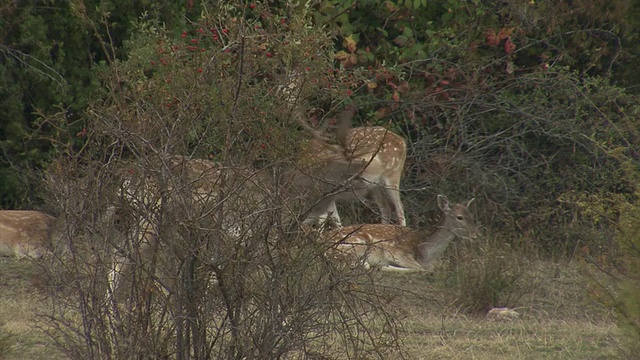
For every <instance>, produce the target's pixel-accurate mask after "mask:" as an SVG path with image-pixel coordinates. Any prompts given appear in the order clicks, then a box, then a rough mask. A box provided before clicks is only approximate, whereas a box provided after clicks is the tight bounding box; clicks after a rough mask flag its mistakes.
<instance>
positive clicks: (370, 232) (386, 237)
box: [325, 195, 477, 272]
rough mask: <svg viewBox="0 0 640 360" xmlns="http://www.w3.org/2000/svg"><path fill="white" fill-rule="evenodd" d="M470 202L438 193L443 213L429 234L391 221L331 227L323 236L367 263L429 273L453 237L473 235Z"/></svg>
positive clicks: (473, 236) (338, 248)
mask: <svg viewBox="0 0 640 360" xmlns="http://www.w3.org/2000/svg"><path fill="white" fill-rule="evenodd" d="M472 201H473V199H471V200H469V201H467V202H464V203H460V204H450V203H449V200H448V199H447V197H446V196H444V195H438V207H439V208H440V209H441V210H442V212H443V213H444V216H443V217H442V219H441V220H440V223H439V224H438V226H437V227H436V230H435V231H433V232H431V233H425V232H423V231H419V230H414V229H411V228H408V227H405V226H395V225H391V224H366V225H351V226H347V227H344V228H342V229H338V230H334V231H332V232H330V233H328V234H327V235H325V239H327V240H328V241H330V242H333V243H336V245H335V247H336V251H338V252H341V253H347V254H349V255H353V256H356V257H357V258H358V259H360V260H362V261H364V262H366V263H367V264H368V265H369V266H373V267H380V268H382V269H383V270H410V271H427V272H431V271H433V269H434V263H435V261H436V260H437V259H438V258H440V256H442V254H443V253H444V251H445V250H446V248H447V246H448V245H449V244H450V243H451V241H452V240H453V239H454V238H456V237H460V238H471V239H475V238H476V237H477V226H476V224H475V221H474V219H473V215H472V214H471V212H470V211H469V205H470V204H471V202H472Z"/></svg>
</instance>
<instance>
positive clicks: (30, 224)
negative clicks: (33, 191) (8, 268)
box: [0, 210, 55, 259]
mask: <svg viewBox="0 0 640 360" xmlns="http://www.w3.org/2000/svg"><path fill="white" fill-rule="evenodd" d="M54 221H55V218H54V217H53V216H50V215H47V214H45V213H43V212H40V211H30V210H1V211H0V255H2V256H15V257H17V258H18V259H22V258H33V259H38V258H40V257H42V256H44V255H45V254H46V253H47V245H48V244H49V241H50V240H51V236H52V233H53V226H54Z"/></svg>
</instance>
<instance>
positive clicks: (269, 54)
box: [265, 52, 273, 58]
mask: <svg viewBox="0 0 640 360" xmlns="http://www.w3.org/2000/svg"><path fill="white" fill-rule="evenodd" d="M265 55H267V57H268V58H270V57H272V56H273V54H271V53H270V52H268V53H266V54H265Z"/></svg>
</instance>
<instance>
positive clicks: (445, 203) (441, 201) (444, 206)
mask: <svg viewBox="0 0 640 360" xmlns="http://www.w3.org/2000/svg"><path fill="white" fill-rule="evenodd" d="M438 207H439V208H440V210H442V211H450V210H451V208H450V207H449V199H447V197H446V196H444V195H442V194H439V195H438Z"/></svg>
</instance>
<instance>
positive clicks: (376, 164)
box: [300, 107, 407, 227]
mask: <svg viewBox="0 0 640 360" xmlns="http://www.w3.org/2000/svg"><path fill="white" fill-rule="evenodd" d="M354 114H355V108H354V107H349V108H347V109H346V111H345V112H344V113H343V114H342V115H341V116H340V118H339V119H338V132H337V135H336V137H337V138H338V141H339V142H340V144H339V145H334V146H332V145H329V142H328V141H327V138H326V137H325V136H323V135H321V134H319V133H318V132H317V131H316V130H313V129H311V127H310V126H309V125H308V124H306V123H304V122H302V124H303V127H304V128H305V129H306V130H307V131H309V132H311V133H312V134H313V135H314V139H313V140H312V141H311V142H309V143H308V144H305V145H306V146H304V147H303V150H302V154H301V156H300V158H301V159H303V160H305V159H306V160H307V162H311V163H320V164H324V166H330V161H336V160H337V159H341V160H342V161H348V162H352V163H356V164H364V169H363V170H362V171H361V172H360V174H359V176H358V177H357V178H355V179H353V180H352V181H351V182H350V184H349V186H348V187H345V188H344V189H343V190H342V191H338V192H336V193H334V194H332V195H329V196H326V197H325V198H324V199H322V201H321V202H319V203H318V205H317V206H316V207H314V208H313V209H312V211H311V213H310V214H309V216H308V217H307V219H306V220H305V222H304V223H305V224H306V225H312V224H314V223H316V222H324V221H325V220H327V217H330V218H331V221H332V222H333V223H334V224H335V225H336V226H337V227H341V226H342V224H341V222H340V216H339V215H338V211H337V209H336V201H362V200H363V199H364V198H365V197H366V196H368V195H370V196H371V197H372V198H373V200H374V202H375V203H376V205H377V207H378V210H379V213H380V216H381V217H382V223H383V224H388V223H390V219H391V215H392V213H393V215H395V217H396V221H397V223H398V224H400V225H401V226H406V220H405V215H404V208H403V206H402V201H401V200H400V180H401V177H402V171H403V169H404V163H405V160H406V158H407V145H406V142H405V140H404V139H403V138H402V137H401V136H399V135H397V134H395V133H393V132H391V131H389V130H388V129H385V128H383V127H381V126H366V127H357V128H351V118H352V117H353V115H354Z"/></svg>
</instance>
